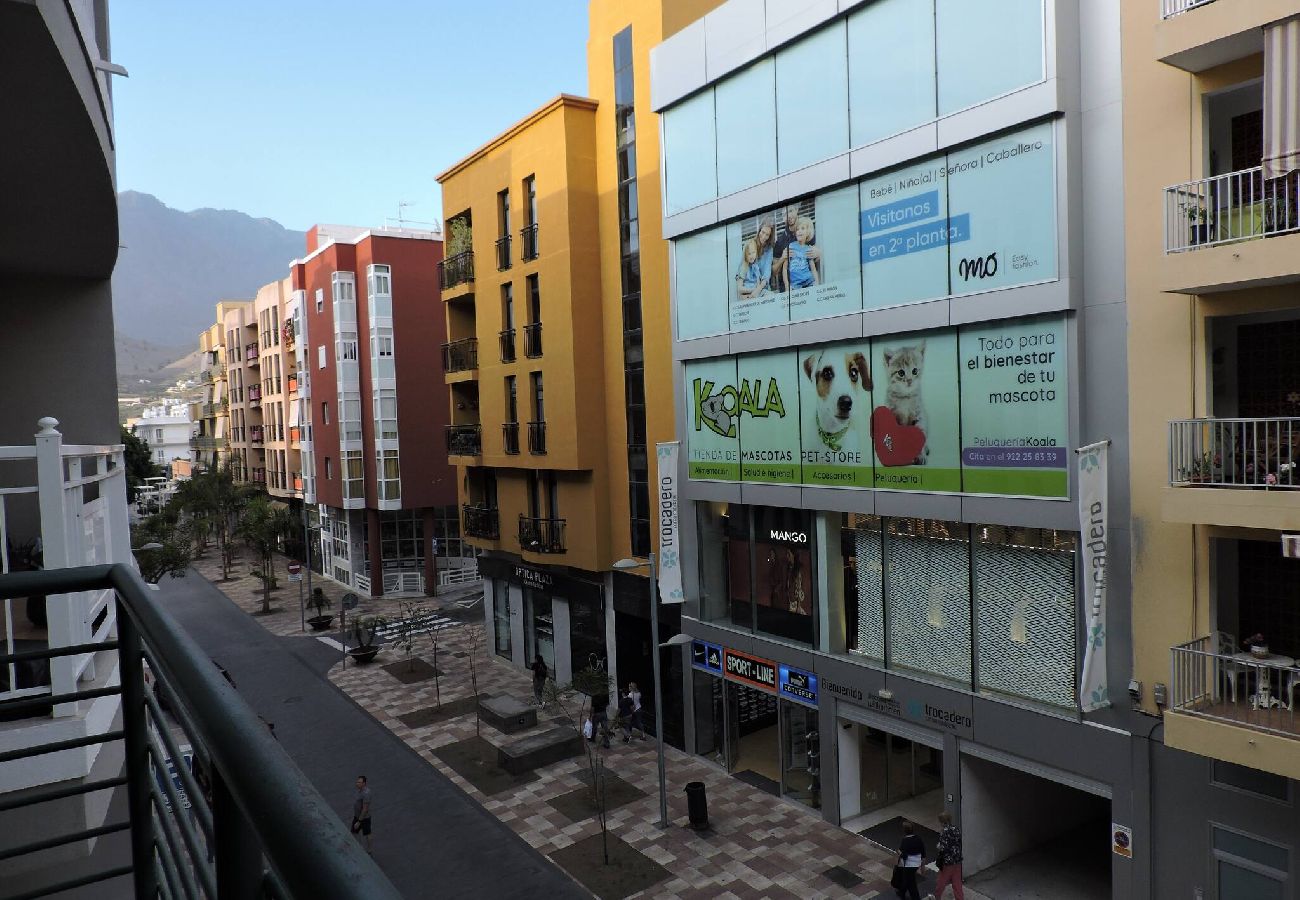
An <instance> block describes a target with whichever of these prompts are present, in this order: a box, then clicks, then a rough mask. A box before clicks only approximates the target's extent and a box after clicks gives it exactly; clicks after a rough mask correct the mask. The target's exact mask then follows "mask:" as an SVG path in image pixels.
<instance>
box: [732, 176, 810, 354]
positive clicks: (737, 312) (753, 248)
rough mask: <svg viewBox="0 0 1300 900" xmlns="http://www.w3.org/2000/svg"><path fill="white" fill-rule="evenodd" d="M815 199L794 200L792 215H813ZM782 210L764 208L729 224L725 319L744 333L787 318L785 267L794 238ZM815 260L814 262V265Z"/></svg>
mask: <svg viewBox="0 0 1300 900" xmlns="http://www.w3.org/2000/svg"><path fill="white" fill-rule="evenodd" d="M814 205H815V201H814V200H813V198H811V197H809V198H808V199H806V200H804V201H802V202H801V203H793V204H791V206H790V209H791V210H792V213H791V217H792V218H793V219H794V220H795V221H798V220H799V218H800V217H804V216H807V217H811V216H812V214H813V207H814ZM783 215H784V213H782V212H781V211H778V210H768V211H764V212H760V213H756V214H755V215H752V216H746V217H745V218H743V219H741V220H740V221H738V222H732V223H731V224H730V225H728V226H727V261H728V264H729V266H730V268H731V277H732V284H731V302H730V305H729V319H730V323H731V330H732V331H747V330H749V329H751V328H763V327H764V326H767V325H779V324H781V323H783V322H788V321H790V292H789V288H788V278H787V277H786V273H785V269H784V267H783V260H784V253H785V251H786V249H787V246H788V245H789V243H790V241H791V240H793V234H794V229H793V227H790V228H787V227H786V225H785V220H784V219H783V218H780V217H781V216H783ZM814 264H815V263H814Z"/></svg>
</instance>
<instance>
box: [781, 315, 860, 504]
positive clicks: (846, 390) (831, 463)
mask: <svg viewBox="0 0 1300 900" xmlns="http://www.w3.org/2000/svg"><path fill="white" fill-rule="evenodd" d="M797 365H798V377H799V420H800V445H801V447H802V450H803V483H804V484H807V485H813V486H816V487H860V488H863V487H871V485H872V478H871V471H872V469H871V411H872V409H873V408H874V407H873V404H872V402H871V344H870V342H869V341H867V340H866V339H865V338H863V339H859V340H855V341H846V342H844V343H841V344H825V345H822V346H819V347H804V348H803V349H802V350H800V351H799V354H798V359H797Z"/></svg>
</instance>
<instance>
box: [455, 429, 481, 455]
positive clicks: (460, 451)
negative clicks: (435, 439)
mask: <svg viewBox="0 0 1300 900" xmlns="http://www.w3.org/2000/svg"><path fill="white" fill-rule="evenodd" d="M447 453H448V454H449V455H451V456H481V455H483V426H481V425H448V426H447Z"/></svg>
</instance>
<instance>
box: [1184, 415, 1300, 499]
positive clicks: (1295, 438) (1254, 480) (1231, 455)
mask: <svg viewBox="0 0 1300 900" xmlns="http://www.w3.org/2000/svg"><path fill="white" fill-rule="evenodd" d="M1298 461H1300V419H1282V418H1280V419H1179V420H1175V421H1173V422H1170V423H1169V484H1170V485H1172V486H1176V487H1186V486H1193V487H1236V488H1281V489H1295V488H1300V473H1298V472H1297V471H1296V463H1297V462H1298Z"/></svg>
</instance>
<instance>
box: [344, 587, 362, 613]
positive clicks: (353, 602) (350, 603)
mask: <svg viewBox="0 0 1300 900" xmlns="http://www.w3.org/2000/svg"><path fill="white" fill-rule="evenodd" d="M359 602H360V598H358V597H357V595H356V594H354V593H352V592H351V591H348V592H347V593H346V594H344V595H343V608H344V609H356V608H357V603H359Z"/></svg>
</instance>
